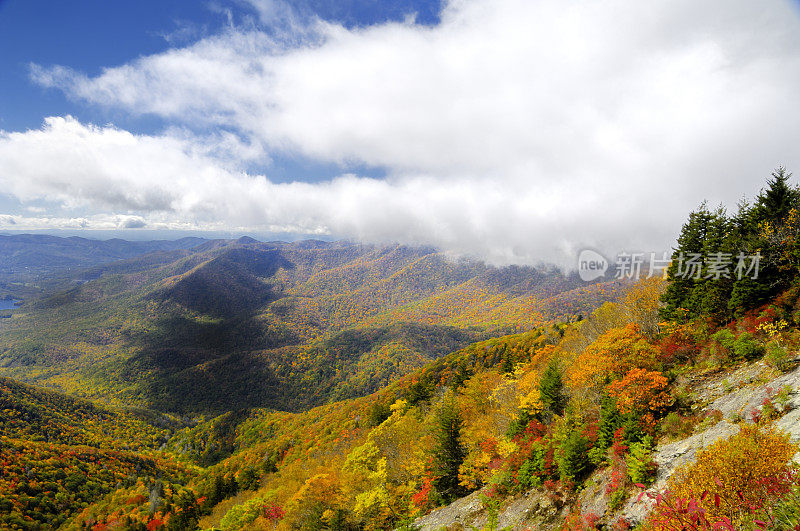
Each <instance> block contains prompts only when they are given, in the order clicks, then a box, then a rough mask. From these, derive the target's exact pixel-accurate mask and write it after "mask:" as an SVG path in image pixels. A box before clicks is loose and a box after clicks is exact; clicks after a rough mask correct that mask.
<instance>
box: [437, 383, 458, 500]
mask: <svg viewBox="0 0 800 531" xmlns="http://www.w3.org/2000/svg"><path fill="white" fill-rule="evenodd" d="M437 424H438V426H437V431H436V443H437V444H436V450H435V452H434V472H435V474H436V478H435V479H434V481H433V486H434V487H435V488H436V491H437V492H438V493H439V495H440V496H441V497H442V499H443V500H444V501H445V502H447V503H449V502H451V501H452V500H454V499H456V498H458V497H459V496H462V495H463V494H465V489H464V487H462V486H461V485H459V480H458V470H459V468H460V467H461V464H462V463H463V462H464V458H465V457H466V450H465V448H464V446H463V444H462V443H461V429H462V427H463V424H464V422H463V420H462V419H461V414H460V413H459V411H458V404H457V403H456V401H455V399H454V398H453V397H452V396H451V397H447V398H445V400H444V403H443V404H442V406H441V408H440V410H439V418H438V422H437Z"/></svg>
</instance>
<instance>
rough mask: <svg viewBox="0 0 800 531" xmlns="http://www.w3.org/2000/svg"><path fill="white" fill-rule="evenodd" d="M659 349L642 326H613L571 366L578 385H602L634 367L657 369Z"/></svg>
mask: <svg viewBox="0 0 800 531" xmlns="http://www.w3.org/2000/svg"><path fill="white" fill-rule="evenodd" d="M657 355H658V350H657V349H656V347H655V346H653V345H652V344H651V343H650V342H649V341H648V340H647V338H646V337H645V336H644V335H643V334H642V333H641V331H640V329H639V327H638V325H636V324H633V323H631V324H628V325H626V326H623V327H618V328H612V329H611V330H609V331H608V332H606V333H604V334H602V335H601V336H600V337H598V338H597V339H595V340H594V341H593V342H592V343H591V344H590V345H589V346H588V347H586V349H585V350H584V352H583V354H582V355H581V356H579V357H578V358H577V359H576V360H575V363H573V364H572V366H571V367H570V368H569V375H568V378H569V382H570V384H571V385H572V386H574V387H587V386H593V385H597V384H602V383H603V382H604V381H605V380H606V378H608V377H612V376H621V375H623V374H625V373H626V372H627V371H629V370H630V369H632V368H635V367H643V368H646V369H653V368H655V366H656V359H657Z"/></svg>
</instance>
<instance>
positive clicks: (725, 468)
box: [669, 424, 798, 529]
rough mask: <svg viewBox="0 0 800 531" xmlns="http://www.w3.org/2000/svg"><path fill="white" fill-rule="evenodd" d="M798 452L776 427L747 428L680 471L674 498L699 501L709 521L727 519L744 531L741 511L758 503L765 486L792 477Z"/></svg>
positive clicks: (673, 487) (673, 482) (674, 478)
mask: <svg viewBox="0 0 800 531" xmlns="http://www.w3.org/2000/svg"><path fill="white" fill-rule="evenodd" d="M797 451H798V445H796V444H794V443H792V442H791V441H790V440H789V436H788V435H787V434H785V433H781V432H780V431H778V430H776V429H775V428H773V427H771V426H759V425H756V424H745V425H742V427H741V429H740V430H739V432H738V433H736V434H735V435H733V436H731V437H730V438H728V439H725V440H721V441H717V442H716V443H714V444H712V445H711V446H709V447H708V448H706V449H704V450H702V451H701V452H700V453H699V454H698V456H697V460H696V461H695V462H694V463H693V464H691V465H689V466H687V467H686V468H684V469H682V470H679V471H678V472H676V473H675V474H674V475H673V476H672V478H671V480H670V487H669V490H670V497H671V498H673V499H690V498H694V499H696V500H697V501H698V502H699V503H700V504H701V505H702V506H703V508H704V509H705V510H706V511H707V514H708V517H709V520H711V521H713V520H714V519H719V518H722V517H727V518H729V519H730V520H731V522H733V524H734V526H736V528H737V529H740V527H738V524H740V523H741V518H742V515H741V514H740V513H741V507H742V506H743V505H744V506H747V504H748V503H751V502H752V503H755V502H757V501H758V500H759V498H760V497H761V496H762V495H763V492H762V486H761V483H760V482H761V481H763V480H768V479H770V478H776V477H779V476H780V475H781V474H784V473H786V472H787V471H788V469H789V466H790V464H789V463H790V460H791V459H792V457H793V456H794V455H795V454H796V453H797ZM703 493H706V495H705V496H704V495H703ZM701 498H702V499H701Z"/></svg>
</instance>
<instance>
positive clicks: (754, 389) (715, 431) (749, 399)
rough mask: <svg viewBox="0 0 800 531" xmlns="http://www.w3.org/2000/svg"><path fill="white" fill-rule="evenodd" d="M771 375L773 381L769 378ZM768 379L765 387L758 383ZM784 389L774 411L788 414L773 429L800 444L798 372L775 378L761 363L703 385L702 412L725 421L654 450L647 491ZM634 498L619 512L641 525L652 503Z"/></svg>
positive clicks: (734, 429)
mask: <svg viewBox="0 0 800 531" xmlns="http://www.w3.org/2000/svg"><path fill="white" fill-rule="evenodd" d="M770 375H771V376H772V378H769V376H770ZM768 378H769V380H768V381H767V382H766V383H763V384H762V383H760V382H763V381H764V380H766V379H768ZM787 386H788V387H789V388H790V392H789V394H788V397H787V400H786V403H785V404H776V407H777V408H778V410H779V414H780V413H784V412H786V411H788V413H785V414H784V415H783V416H782V417H781V418H779V419H778V420H776V421H775V426H776V427H777V428H779V429H781V430H783V431H785V432H787V433H789V434H790V436H791V437H792V440H794V441H795V442H800V368H797V369H795V370H794V371H792V372H789V373H786V374H782V375H779V376H777V377H775V375H774V373H772V371H771V370H770V369H769V368H768V367H766V365H764V364H763V362H757V363H753V364H749V365H745V366H743V367H741V368H739V369H738V370H736V371H734V372H732V373H729V374H727V375H725V376H724V377H719V378H716V379H715V380H712V381H710V382H707V384H706V385H704V387H703V389H702V390H701V391H700V392H699V393H698V397H699V398H700V399H702V398H705V399H706V400H707V401H708V405H707V406H705V407H704V408H703V410H704V411H706V412H711V411H714V410H718V411H720V412H721V413H722V415H723V418H724V419H726V420H721V421H719V422H718V423H716V424H715V425H713V426H710V427H708V428H707V429H705V430H703V431H700V432H698V433H695V434H693V435H691V436H690V437H687V438H686V439H683V440H681V441H677V442H672V443H668V444H663V445H659V446H658V447H656V450H655V455H654V459H655V461H656V463H658V472H657V475H656V480H655V482H654V483H653V485H652V486H651V487H650V488H649V489H648V490H649V491H658V490H661V489H664V488H665V487H666V486H667V480H668V479H669V477H670V476H672V474H673V473H674V472H675V471H676V470H677V469H679V468H681V467H682V466H685V465H687V464H688V463H690V462H692V461H694V459H695V457H696V456H697V453H698V451H700V450H701V449H703V448H705V447H707V446H709V445H711V444H713V443H714V442H716V441H718V440H719V439H723V438H727V437H730V436H731V435H733V434H734V433H736V432H737V431H739V427H738V426H737V425H736V424H734V423H732V422H731V420H733V419H741V420H744V421H745V422H752V421H753V420H752V412H753V411H756V412H761V411H762V410H763V403H764V400H765V399H771V400H774V398H775V395H776V394H777V393H779V392H780V391H781V390H782V389H783V388H784V387H787ZM736 388H738V389H736ZM726 390H727V392H725V391H726ZM709 399H710V400H709ZM799 458H800V453H799V454H798V455H797V456H795V460H796V461H797V460H798V459H799ZM637 498H638V495H635V496H632V497H631V498H630V499H629V500H628V501H627V503H626V504H625V506H624V508H623V509H622V515H623V516H624V517H625V518H626V519H627V520H628V521H629V522H630V523H632V524H638V523H640V522H641V521H642V520H643V519H644V517H645V515H646V514H647V512H648V511H649V510H650V508H651V507H652V503H653V502H652V501H651V500H649V499H648V498H647V497H643V498H642V500H641V501H637Z"/></svg>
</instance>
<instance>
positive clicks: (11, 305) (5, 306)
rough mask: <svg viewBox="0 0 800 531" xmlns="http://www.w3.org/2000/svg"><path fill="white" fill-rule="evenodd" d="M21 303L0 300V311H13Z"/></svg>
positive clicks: (11, 300)
mask: <svg viewBox="0 0 800 531" xmlns="http://www.w3.org/2000/svg"><path fill="white" fill-rule="evenodd" d="M21 303H22V301H18V300H13V299H0V310H13V309H15V308H16V307H17V306H18V305H19V304H21Z"/></svg>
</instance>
